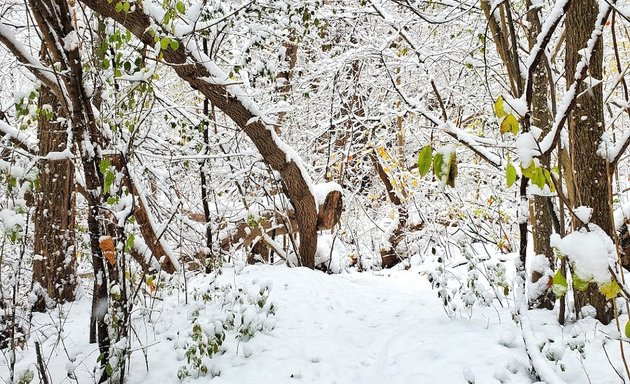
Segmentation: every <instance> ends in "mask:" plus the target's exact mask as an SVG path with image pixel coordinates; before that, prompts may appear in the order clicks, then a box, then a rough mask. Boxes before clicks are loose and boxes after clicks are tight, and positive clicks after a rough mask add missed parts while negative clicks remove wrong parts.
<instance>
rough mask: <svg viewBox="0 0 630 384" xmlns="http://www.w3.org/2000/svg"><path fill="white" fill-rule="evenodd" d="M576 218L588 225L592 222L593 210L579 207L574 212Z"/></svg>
mask: <svg viewBox="0 0 630 384" xmlns="http://www.w3.org/2000/svg"><path fill="white" fill-rule="evenodd" d="M573 213H574V214H575V216H577V218H578V219H580V221H581V222H582V223H584V224H588V223H590V222H591V215H592V214H593V208H589V207H584V206H581V207H577V208H575V209H574V210H573Z"/></svg>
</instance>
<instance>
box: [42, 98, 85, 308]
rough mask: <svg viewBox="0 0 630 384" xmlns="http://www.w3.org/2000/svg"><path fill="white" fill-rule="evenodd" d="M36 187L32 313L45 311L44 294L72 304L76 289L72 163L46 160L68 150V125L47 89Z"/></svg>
mask: <svg viewBox="0 0 630 384" xmlns="http://www.w3.org/2000/svg"><path fill="white" fill-rule="evenodd" d="M39 110H40V112H39V118H38V133H37V136H38V139H39V154H40V155H41V156H42V158H41V159H40V161H39V164H38V168H39V184H38V186H37V193H36V206H35V215H34V225H35V235H34V241H33V248H34V254H35V255H36V256H35V258H34V260H33V283H34V284H35V285H37V284H39V286H40V287H41V289H36V290H35V293H36V294H37V301H36V302H35V305H34V307H33V309H34V310H37V311H44V310H45V309H46V299H45V294H47V295H48V297H50V298H51V299H52V300H53V301H55V302H57V303H62V302H66V301H72V300H74V297H75V291H76V288H77V279H76V275H75V273H76V258H75V255H74V252H75V249H74V245H75V233H74V213H75V210H74V206H75V195H74V164H73V163H72V160H70V159H62V160H49V159H46V158H45V156H46V155H48V154H49V153H50V152H60V151H63V150H64V149H66V146H67V139H68V133H67V131H66V124H63V123H60V122H59V121H57V116H58V114H57V111H58V106H57V98H56V97H55V96H54V95H53V94H52V93H51V92H50V91H49V90H48V89H47V88H46V87H42V88H41V90H40V93H39Z"/></svg>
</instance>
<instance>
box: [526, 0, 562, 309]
mask: <svg viewBox="0 0 630 384" xmlns="http://www.w3.org/2000/svg"><path fill="white" fill-rule="evenodd" d="M525 4H526V7H527V8H528V9H529V11H528V12H527V21H528V22H529V25H530V28H529V29H528V36H527V38H528V41H529V47H530V49H531V48H532V47H533V46H534V45H535V44H536V38H537V36H538V34H539V33H540V32H541V25H540V19H539V17H538V10H537V9H531V1H526V3H525ZM548 85H549V79H548V78H547V71H546V68H545V63H544V62H543V61H542V60H540V61H539V62H538V64H537V65H536V69H535V71H534V79H533V92H532V104H531V113H532V115H531V116H532V125H533V126H536V127H538V128H540V129H542V131H543V135H546V134H547V133H548V132H549V131H550V130H551V112H550V111H549V107H548V104H547V101H548V98H549V91H548V88H547V87H548ZM540 162H541V164H542V166H543V167H545V168H547V169H549V167H550V155H543V156H541V157H540ZM550 203H551V202H550V201H549V197H544V196H534V198H533V204H532V206H533V214H532V215H531V217H530V220H531V225H532V238H533V243H534V253H535V254H537V255H545V256H546V257H547V259H548V260H549V265H551V266H552V267H553V265H554V263H555V260H554V253H553V249H552V248H551V245H550V241H549V238H550V237H551V234H552V232H553V225H552V220H551V214H552V212H551V211H550V209H551V206H552V205H551V204H550ZM542 276H543V275H542V274H541V273H540V272H538V271H533V272H532V274H531V281H532V283H535V282H537V281H538V280H540V278H541V277H542ZM555 300H556V298H555V295H554V294H553V291H552V290H551V289H550V288H549V289H547V290H545V291H544V292H543V293H542V294H541V295H540V296H539V297H538V298H535V299H534V300H533V302H532V303H530V304H531V305H533V306H535V307H537V308H547V309H553V306H554V303H555Z"/></svg>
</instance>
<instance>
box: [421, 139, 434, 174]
mask: <svg viewBox="0 0 630 384" xmlns="http://www.w3.org/2000/svg"><path fill="white" fill-rule="evenodd" d="M432 159H433V149H432V148H431V145H426V146H425V147H424V148H422V150H421V151H420V153H419V154H418V172H420V176H425V175H426V174H427V173H429V170H430V169H431V160H432Z"/></svg>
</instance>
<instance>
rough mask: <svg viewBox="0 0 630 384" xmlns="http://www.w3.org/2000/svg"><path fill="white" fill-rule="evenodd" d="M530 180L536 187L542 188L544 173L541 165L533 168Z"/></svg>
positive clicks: (543, 185)
mask: <svg viewBox="0 0 630 384" xmlns="http://www.w3.org/2000/svg"><path fill="white" fill-rule="evenodd" d="M531 180H532V183H534V184H535V185H536V186H537V187H538V188H540V189H543V188H544V187H545V182H546V180H545V173H544V172H543V169H542V168H541V167H537V168H534V172H533V174H532V177H531Z"/></svg>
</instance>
